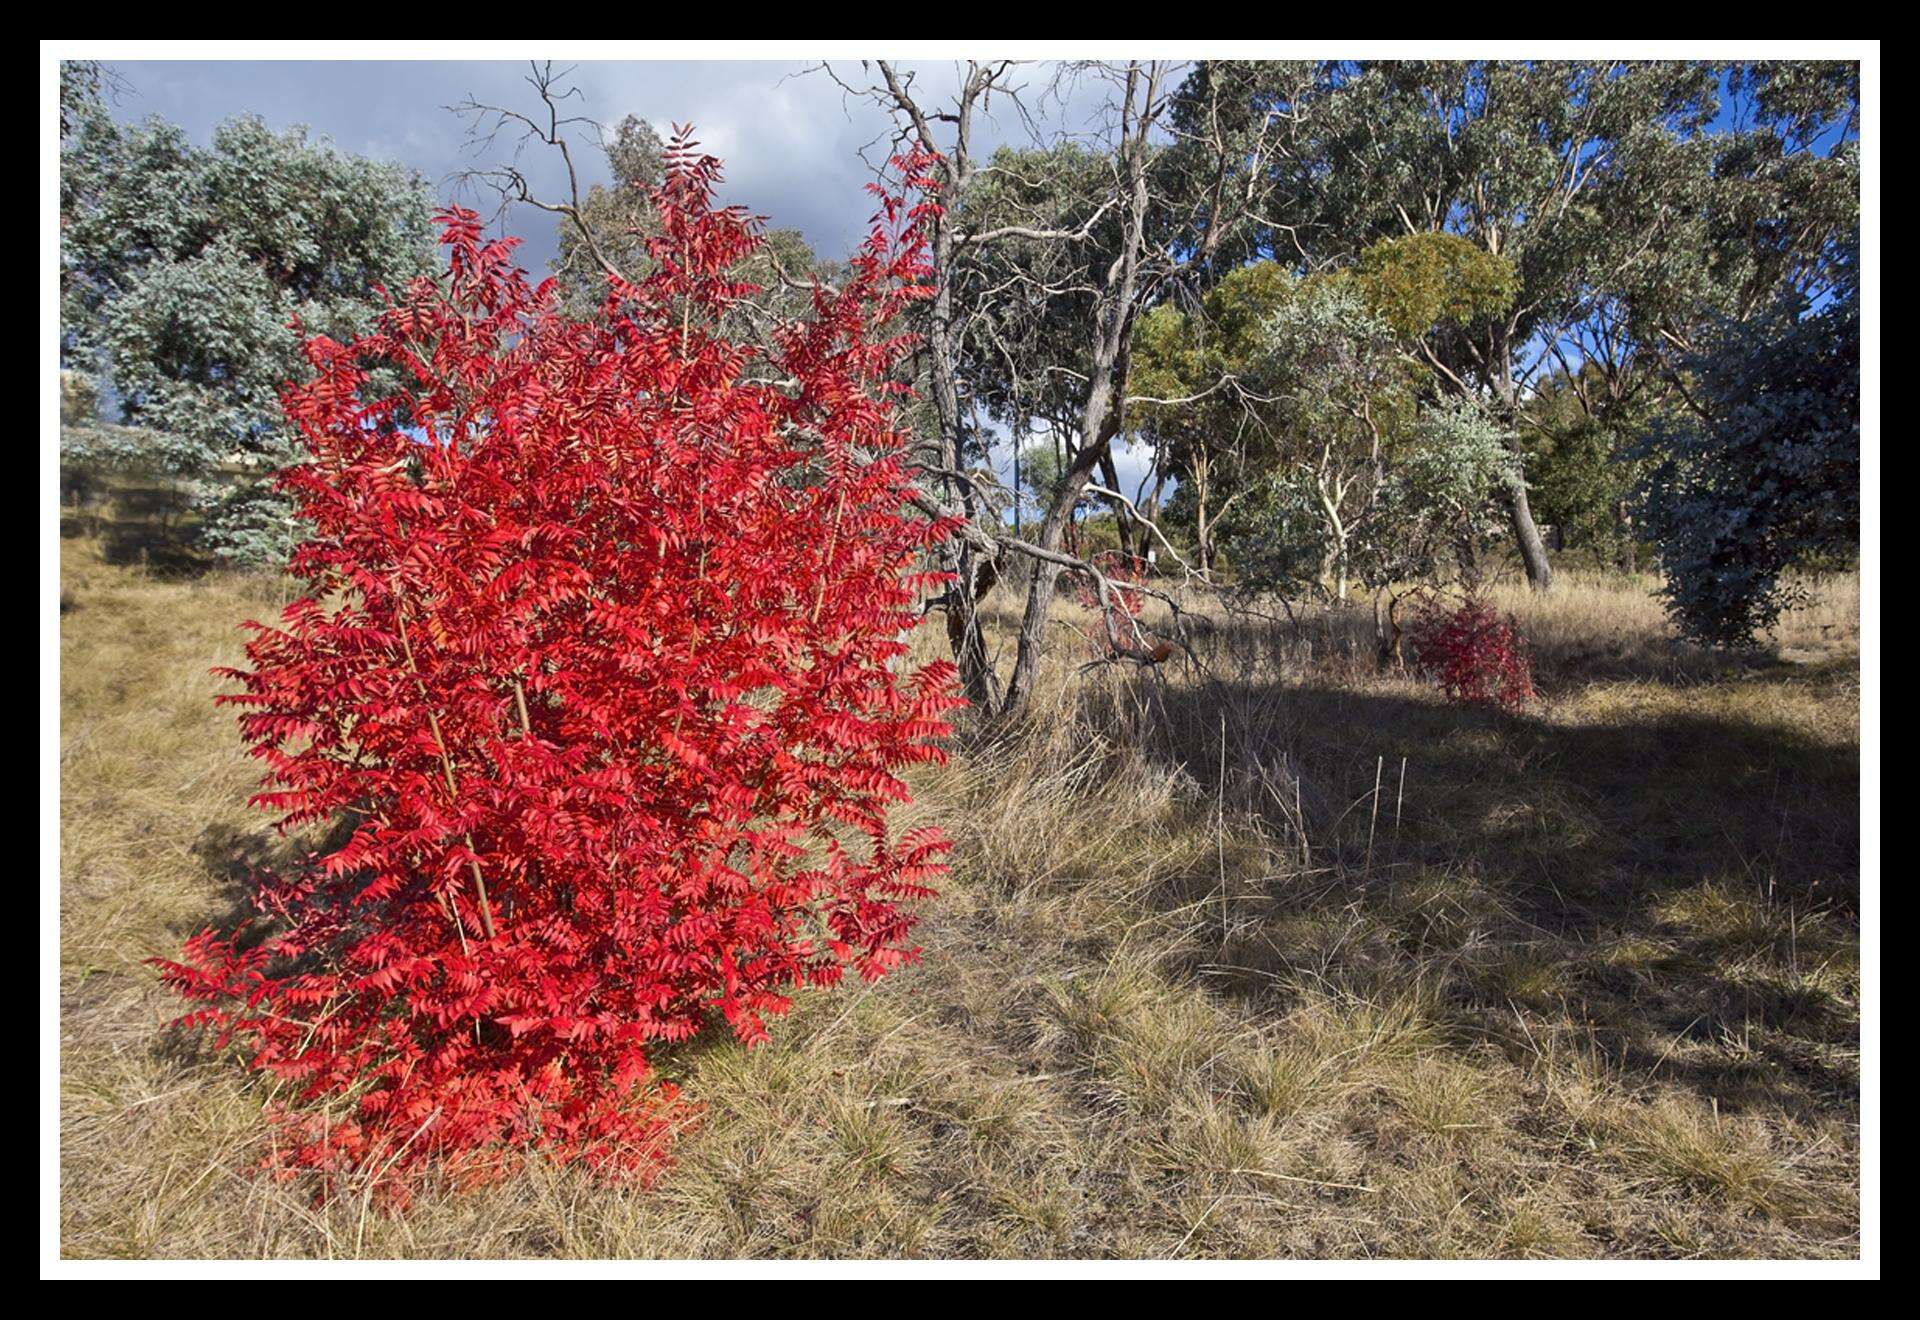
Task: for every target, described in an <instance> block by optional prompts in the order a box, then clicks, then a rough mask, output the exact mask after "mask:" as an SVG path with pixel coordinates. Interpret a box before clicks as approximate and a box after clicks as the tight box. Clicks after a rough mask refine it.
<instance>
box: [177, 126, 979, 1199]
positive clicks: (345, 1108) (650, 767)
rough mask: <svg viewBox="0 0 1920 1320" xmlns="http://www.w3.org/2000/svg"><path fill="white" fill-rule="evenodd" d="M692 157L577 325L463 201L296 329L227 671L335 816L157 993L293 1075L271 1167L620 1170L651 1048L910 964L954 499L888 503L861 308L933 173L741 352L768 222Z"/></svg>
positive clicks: (935, 859)
mask: <svg viewBox="0 0 1920 1320" xmlns="http://www.w3.org/2000/svg"><path fill="white" fill-rule="evenodd" d="M693 146H694V144H693V143H691V142H690V141H688V140H687V138H686V135H685V133H684V132H683V133H681V135H680V136H679V138H678V139H677V140H676V142H675V144H674V147H673V150H672V153H671V158H670V161H669V169H668V174H667V179H666V182H665V184H664V186H663V187H662V188H661V190H660V191H659V193H658V195H657V204H658V213H659V218H660V231H661V232H660V234H659V236H658V237H657V238H655V239H653V240H652V242H651V254H652V259H653V273H652V274H651V275H650V276H648V277H647V278H646V279H645V280H644V281H642V282H640V283H637V284H628V283H624V282H621V281H617V280H616V281H613V283H612V287H611V289H610V293H609V297H608V299H607V301H606V304H605V307H604V308H603V310H602V313H601V315H600V316H598V317H595V318H591V319H586V320H580V319H570V318H569V317H567V316H564V315H562V314H561V313H560V312H559V311H558V310H556V307H555V300H554V296H553V295H554V291H553V287H552V282H551V281H548V282H547V283H546V284H543V285H541V286H540V287H539V288H538V289H534V288H530V287H529V286H528V283H527V281H526V279H525V278H524V276H523V274H522V273H521V272H520V271H519V270H517V269H515V268H514V267H513V266H512V265H511V254H512V249H513V243H512V241H511V240H494V241H487V240H485V239H484V238H483V236H482V232H481V227H480V224H479V222H478V219H477V217H476V216H474V215H473V214H472V213H471V212H466V211H460V210H451V211H448V212H447V213H445V215H444V216H443V217H442V220H441V224H442V228H443V237H442V242H443V243H444V244H445V245H446V247H447V249H448V252H449V258H450V264H449V270H448V273H447V275H446V277H445V278H444V279H443V280H442V281H439V282H435V281H432V280H425V279H423V280H421V281H419V282H417V283H416V284H415V285H414V286H412V287H411V288H409V289H408V290H407V291H406V294H405V297H404V298H403V299H401V300H400V301H399V302H398V303H397V304H396V305H395V306H393V307H392V309H391V310H390V311H389V312H388V313H387V314H386V315H385V317H384V318H383V320H382V321H381V323H380V324H379V326H378V327H377V329H376V330H375V332H374V333H372V334H370V335H368V336H367V337H366V338H364V339H361V340H359V341H357V342H355V343H351V344H339V343H334V342H331V341H329V340H327V339H325V338H317V339H314V340H312V341H311V342H310V343H309V344H308V347H307V354H308V358H309V360H310V361H311V364H312V367H313V370H314V373H315V376H314V379H313V380H312V381H311V383H309V384H305V385H301V386H298V387H293V388H290V389H289V390H288V392H287V395H286V409H287V412H288V415H289V416H290V417H291V418H292V419H293V420H294V422H295V423H297V425H298V426H299V429H300V432H301V434H302V435H303V436H304V438H305V441H306V445H307V447H308V449H309V451H310V456H311V461H310V462H306V463H303V464H301V465H299V466H297V467H294V468H292V469H290V470H289V471H288V472H286V473H285V474H283V476H282V478H281V480H282V482H283V484H284V485H285V487H286V488H287V489H288V490H290V491H291V492H292V494H293V496H294V498H295V500H296V502H297V505H298V510H299V514H300V516H301V518H302V519H304V521H305V525H306V529H307V531H306V540H305V542H304V544H302V545H301V546H300V548H299V550H298V552H297V553H296V554H295V556H294V559H293V564H292V571H293V573H294V574H295V575H296V576H297V577H299V578H301V579H304V581H305V583H306V595H305V596H304V597H303V598H302V599H300V600H297V601H296V602H294V604H293V605H291V606H290V607H288V609H287V610H286V611H285V613H284V615H283V617H282V619H281V621H280V623H279V624H278V625H277V626H269V625H264V624H258V623H250V624H249V625H247V626H248V627H249V628H250V629H251V631H252V633H253V638H252V640H251V642H250V643H249V645H248V647H247V657H248V664H247V666H246V667H245V668H242V669H237V670H227V671H222V672H223V673H224V674H225V675H226V676H228V677H230V678H232V679H233V680H235V681H236V682H237V683H238V684H239V685H240V686H241V689H242V690H241V691H239V692H236V693H233V694H230V695H227V696H224V697H222V698H221V700H223V701H225V702H228V703H231V704H233V705H235V706H238V707H240V708H241V710H242V715H241V719H240V725H241V729H242V731H243V733H244V735H245V737H246V740H247V741H248V742H249V743H250V744H251V746H252V750H253V754H254V755H255V756H257V757H259V758H260V759H261V760H262V761H263V762H265V764H266V766H267V782H266V789H265V791H263V792H262V793H260V794H259V795H258V796H257V797H256V798H255V801H256V802H257V803H258V804H259V805H261V806H264V807H267V808H270V809H272V810H274V811H275V812H277V813H279V814H280V817H281V821H282V826H283V828H287V829H293V828H296V827H305V826H312V825H316V824H323V823H331V824H334V825H336V826H337V827H338V831H339V833H346V831H348V830H349V829H350V831H351V832H350V834H348V835H347V837H345V839H344V842H343V843H341V844H340V845H339V846H338V847H335V848H333V849H332V851H326V852H318V853H315V854H314V855H313V856H312V857H311V859H310V862H309V864H308V865H306V866H304V867H302V868H300V869H299V870H298V871H297V872H296V873H294V874H291V875H262V876H260V877H258V879H257V882H256V891H257V892H256V903H257V906H258V908H259V909H260V911H261V913H262V914H263V916H264V917H265V918H266V919H267V921H268V925H267V930H268V934H267V936H266V938H265V939H264V940H261V939H260V937H259V934H258V932H257V931H256V932H254V933H252V934H247V933H244V932H243V933H241V934H238V935H236V934H234V933H231V932H219V931H207V932H205V933H203V934H201V935H199V936H197V937H196V938H194V939H193V940H191V941H189V942H188V944H187V947H186V951H185V953H184V955H183V956H182V958H181V960H180V961H179V962H168V963H164V964H162V966H163V969H164V975H165V977H166V979H167V981H168V982H169V983H171V984H172V985H173V986H174V987H175V988H176V989H177V990H178V991H179V992H180V993H182V994H183V995H185V996H187V997H188V998H189V999H191V1000H194V1001H198V1002H199V1003H200V1004H201V1005H202V1006H201V1007H200V1008H198V1010H197V1011H195V1012H193V1013H191V1014H189V1015H188V1016H187V1017H186V1018H184V1019H182V1021H183V1022H186V1023H189V1024H196V1025H207V1026H211V1027H214V1028H216V1029H217V1030H218V1032H219V1034H220V1037H221V1038H222V1039H223V1040H226V1039H232V1040H238V1041H241V1042H243V1043H244V1044H245V1045H246V1046H247V1047H248V1048H249V1049H250V1050H251V1051H252V1062H253V1065H254V1067H256V1068H259V1069H262V1070H264V1071H266V1072H268V1073H271V1074H272V1075H273V1076H275V1077H276V1078H279V1079H282V1081H283V1083H284V1085H283V1086H282V1087H281V1088H280V1092H281V1096H282V1103H280V1104H279V1105H277V1112H278V1114H279V1116H280V1118H281V1120H282V1121H283V1123H284V1124H285V1125H286V1126H285V1131H284V1132H283V1134H282V1135H281V1136H280V1138H279V1140H278V1142H277V1147H278V1151H279V1163H280V1165H281V1167H282V1168H284V1169H287V1170H299V1169H303V1168H304V1169H317V1170H321V1171H323V1172H327V1173H331V1172H337V1171H341V1170H345V1169H359V1170H362V1171H363V1172H369V1173H371V1174H373V1175H377V1176H379V1177H381V1178H382V1179H385V1180H387V1181H391V1182H396V1183H404V1181H405V1179H404V1175H405V1173H406V1172H407V1171H408V1170H410V1169H417V1168H419V1167H420V1166H421V1165H422V1162H424V1161H428V1160H435V1161H438V1162H439V1164H440V1166H441V1167H443V1168H446V1169H448V1170H449V1171H450V1172H452V1173H453V1175H454V1176H455V1177H475V1176H485V1175H487V1174H490V1173H496V1172H498V1171H499V1170H500V1169H502V1168H504V1167H506V1166H508V1165H509V1164H510V1163H511V1162H512V1161H513V1159H514V1158H516V1155H517V1153H518V1152H522V1151H525V1150H527V1149H532V1148H538V1149H540V1150H543V1151H545V1152H547V1153H549V1154H550V1155H551V1156H552V1157H553V1158H556V1159H559V1160H563V1161H564V1160H576V1159H577V1160H584V1161H586V1162H588V1163H590V1164H592V1165H593V1166H594V1167H596V1168H602V1169H607V1170H612V1171H640V1172H643V1173H644V1172H646V1171H649V1170H651V1169H653V1168H655V1167H657V1165H658V1162H659V1160H660V1158H661V1154H662V1150H663V1147H664V1143H665V1141H666V1139H667V1137H668V1135H669V1133H670V1131H671V1129H672V1128H673V1127H674V1126H676V1125H677V1124H678V1123H680V1122H682V1121H683V1120H684V1118H685V1116H686V1109H687V1107H686V1105H685V1104H684V1102H682V1101H680V1100H678V1099H676V1097H675V1096H674V1094H673V1091H672V1089H671V1088H670V1087H667V1086H664V1085H661V1084H659V1083H658V1082H656V1081H655V1080H654V1079H653V1078H651V1076H650V1073H649V1063H648V1051H649V1049H650V1048H652V1047H654V1046H655V1045H656V1043H657V1042H665V1041H676V1040H681V1039H685V1038H687V1037H689V1036H691V1035H693V1034H694V1033H695V1032H697V1031H699V1030H700V1029H701V1027H702V1025H703V1024H704V1023H706V1022H708V1021H709V1020H714V1019H724V1020H725V1022H726V1023H728V1024H729V1025H730V1026H731V1028H732V1030H733V1032H734V1033H735V1034H736V1035H738V1036H739V1037H740V1038H741V1039H742V1040H745V1041H748V1042H754V1041H757V1040H760V1039H762V1038H764V1037H765V1036H766V1034H767V1028H766V1025H765V1022H766V1019H767V1018H768V1017H769V1016H773V1015H777V1014H779V1013H781V1012H783V1011H784V1010H785V1009H786V1008H787V1006H788V999H787V994H788V992H789V991H791V990H792V989H794V988H795V987H799V986H824V985H828V984H831V983H833V982H835V981H837V980H839V979H840V977H841V975H842V973H843V970H844V969H846V968H848V967H852V968H853V969H854V970H856V971H857V972H858V973H859V974H860V975H861V976H863V977H866V978H873V977H878V976H880V975H882V974H883V973H885V972H887V971H889V970H890V969H892V968H895V967H897V966H899V965H900V964H901V963H903V962H904V961H906V960H908V959H911V958H912V957H913V956H914V955H915V953H916V950H915V949H914V948H913V947H912V946H911V944H910V942H909V930H910V928H911V926H912V924H913V917H912V916H911V914H910V913H908V912H907V911H905V910H903V909H902V907H901V906H900V904H901V902H902V900H911V899H918V898H922V897H926V896H928V895H930V894H931V893H932V890H931V889H930V888H929V887H928V886H929V882H930V881H932V880H933V879H935V877H937V876H938V875H939V874H940V873H941V872H942V871H943V870H944V869H945V868H944V867H943V865H942V864H941V861H940V859H941V856H942V854H943V853H944V852H945V850H946V849H947V847H948V845H947V843H946V841H945V840H944V839H943V838H942V836H941V835H940V833H939V832H938V831H937V830H933V829H924V828H923V829H918V830H909V831H906V832H905V833H897V832H895V831H892V830H890V829H889V825H888V812H889V809H890V808H891V807H893V806H894V805H895V804H898V803H903V802H906V801H907V800H908V790H907V786H906V784H905V783H903V782H902V780H901V778H900V773H901V771H902V770H903V769H904V768H905V767H908V766H911V765H913V764H915V763H918V762H927V761H938V760H940V759H941V757H942V752H941V749H940V740H941V739H942V738H943V737H944V736H945V735H946V734H947V733H948V732H949V727H948V725H947V723H946V722H945V715H946V713H947V712H948V711H949V710H951V709H952V708H953V707H955V706H957V705H959V704H961V703H960V702H959V701H958V700H957V699H956V698H955V697H954V696H952V695H951V682H952V677H953V670H952V666H950V665H947V664H932V665H928V666H926V667H924V668H921V669H918V670H917V671H916V670H911V669H910V668H909V667H907V666H906V664H905V656H906V653H907V646H906V644H905V641H904V634H905V633H906V631H907V630H908V629H910V628H911V627H912V626H913V624H914V622H915V620H916V617H917V612H916V610H915V608H914V605H915V601H916V599H917V598H918V597H920V596H921V595H923V594H924V593H925V592H927V591H928V590H929V589H930V588H931V587H932V586H933V585H935V575H929V574H926V573H923V572H919V571H917V565H918V564H920V563H921V562H922V561H921V558H920V556H921V552H922V551H923V550H924V549H926V547H927V546H928V545H929V543H930V542H931V541H932V540H933V539H934V538H936V537H939V536H941V535H944V534H946V533H947V532H948V531H949V530H950V529H949V528H946V527H943V526H941V525H939V524H937V523H929V522H928V521H927V520H925V519H922V518H919V517H917V516H908V511H907V509H906V501H907V495H908V492H909V486H910V474H909V468H908V462H907V459H906V456H905V452H904V447H905V437H904V436H903V434H902V433H901V432H900V430H899V429H898V424H897V422H896V419H895V407H894V406H895V402H896V396H897V395H898V393H899V391H900V387H899V386H898V385H897V384H895V383H893V381H892V374H891V373H892V369H893V368H894V366H895V364H896V363H897V362H898V361H899V359H900V357H901V356H902V354H903V352H904V351H905V348H906V344H905V343H904V341H903V340H901V339H900V338H897V337H893V336H892V335H891V332H890V331H889V330H888V328H887V327H888V326H889V325H890V324H891V323H893V322H894V321H895V318H896V314H897V313H899V312H900V311H901V309H902V307H903V306H904V304H905V303H906V301H907V300H909V299H913V298H915V297H918V296H920V295H921V292H922V288H923V281H924V275H925V273H926V267H925V262H924V257H923V249H922V241H921V234H920V228H921V222H922V220H923V219H924V218H925V216H926V214H927V212H926V207H928V206H930V205H931V203H927V202H921V203H920V204H919V205H918V206H915V205H912V204H910V203H909V202H908V201H907V200H906V197H905V195H904V190H903V193H902V194H890V193H881V194H880V195H881V210H880V214H879V215H878V216H877V217H876V220H875V225H874V230H873V234H872V236H871V237H870V238H869V240H868V241H867V243H866V244H865V246H864V247H863V249H862V250H861V252H860V253H859V255H858V257H857V258H856V259H855V261H854V262H853V268H852V273H851V275H850V277H849V278H848V279H847V281H846V282H845V284H844V285H843V287H842V288H841V289H839V290H837V291H829V290H826V289H824V288H823V289H819V290H817V291H816V293H815V295H814V298H813V307H812V313H811V315H810V316H808V317H806V318H805V319H804V320H802V321H800V322H797V323H794V324H790V325H785V326H783V327H781V328H779V329H778V330H776V331H775V332H773V333H772V334H771V335H770V336H768V340H767V342H766V343H765V344H763V345H749V344H744V343H738V342H731V341H730V340H729V339H727V338H725V337H723V335H722V318H723V316H724V315H725V313H726V312H727V311H728V310H729V309H730V308H732V307H734V306H736V305H737V304H738V303H739V302H740V301H741V300H742V299H744V298H745V297H746V296H747V295H749V294H750V293H751V292H753V290H752V289H751V287H750V286H746V285H743V284H741V283H739V282H737V280H736V279H735V278H734V277H733V276H732V275H730V274H729V272H730V271H732V270H733V269H735V268H736V267H737V266H738V264H739V263H740V261H741V260H742V258H744V257H746V256H747V255H748V254H749V253H750V252H751V251H752V250H753V248H754V247H755V246H756V244H757V243H758V242H759V239H758V238H757V236H756V233H757V226H756V223H755V222H754V221H753V220H752V219H751V218H750V217H748V216H747V215H746V214H745V213H744V212H742V211H741V210H739V209H738V208H718V207H716V206H715V204H714V200H713V193H714V188H715V184H716V182H717V180H718V177H719V164H718V162H717V161H715V160H713V159H712V158H710V157H702V156H697V155H696V154H694V152H693V150H692V148H693ZM906 164H907V166H908V167H909V168H908V171H907V172H908V173H909V174H911V173H912V172H913V168H912V167H913V165H914V162H912V161H908V162H906ZM910 182H911V180H910ZM876 192H879V190H878V189H876ZM376 368H386V369H388V370H389V371H394V370H397V372H398V374H399V377H400V379H401V380H402V381H403V382H404V384H403V385H402V386H401V387H400V388H398V389H395V390H392V391H390V392H387V391H382V390H381V389H379V388H378V387H377V386H376V384H375V382H376V381H377V380H378V379H380V377H379V376H378V375H377V374H376V371H375V369H376ZM336 837H338V835H336Z"/></svg>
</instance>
